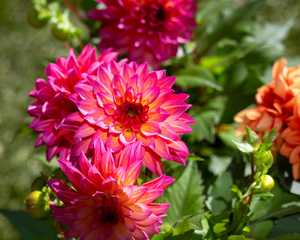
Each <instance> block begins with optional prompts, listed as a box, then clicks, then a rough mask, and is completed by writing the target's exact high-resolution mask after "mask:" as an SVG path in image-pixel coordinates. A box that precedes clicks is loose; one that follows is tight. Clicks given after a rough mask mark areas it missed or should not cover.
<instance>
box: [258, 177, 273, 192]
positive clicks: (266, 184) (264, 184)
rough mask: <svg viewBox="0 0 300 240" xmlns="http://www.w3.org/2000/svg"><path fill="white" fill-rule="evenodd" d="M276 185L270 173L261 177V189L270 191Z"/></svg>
mask: <svg viewBox="0 0 300 240" xmlns="http://www.w3.org/2000/svg"><path fill="white" fill-rule="evenodd" d="M274 186H275V182H274V179H273V178H272V177H271V176H270V175H263V176H262V177H261V189H262V190H263V191H270V190H272V189H273V187H274Z"/></svg>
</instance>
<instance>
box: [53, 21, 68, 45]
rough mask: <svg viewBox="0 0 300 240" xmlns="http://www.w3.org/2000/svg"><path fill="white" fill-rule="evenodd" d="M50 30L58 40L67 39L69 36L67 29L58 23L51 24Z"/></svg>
mask: <svg viewBox="0 0 300 240" xmlns="http://www.w3.org/2000/svg"><path fill="white" fill-rule="evenodd" d="M51 32H52V34H53V36H54V37H55V38H56V39H58V40H60V41H67V40H68V39H69V38H70V32H69V29H68V28H65V27H63V26H61V25H59V24H53V25H52V26H51Z"/></svg>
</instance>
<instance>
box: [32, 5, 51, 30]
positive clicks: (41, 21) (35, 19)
mask: <svg viewBox="0 0 300 240" xmlns="http://www.w3.org/2000/svg"><path fill="white" fill-rule="evenodd" d="M27 21H28V23H29V24H30V25H31V26H32V27H35V28H42V27H44V26H45V25H46V24H47V23H48V21H49V17H46V16H42V15H41V14H40V13H39V12H38V11H37V10H36V9H35V8H33V7H32V8H30V9H29V10H28V13H27Z"/></svg>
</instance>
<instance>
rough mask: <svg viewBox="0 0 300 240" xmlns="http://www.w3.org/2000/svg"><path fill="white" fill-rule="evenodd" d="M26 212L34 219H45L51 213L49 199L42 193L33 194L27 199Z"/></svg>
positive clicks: (35, 192)
mask: <svg viewBox="0 0 300 240" xmlns="http://www.w3.org/2000/svg"><path fill="white" fill-rule="evenodd" d="M25 205H26V211H27V212H28V213H29V214H30V215H31V216H32V217H34V218H43V217H45V216H46V215H47V214H48V212H49V197H48V194H47V193H44V192H41V191H33V192H31V193H30V194H29V195H28V196H27V197H26V199H25Z"/></svg>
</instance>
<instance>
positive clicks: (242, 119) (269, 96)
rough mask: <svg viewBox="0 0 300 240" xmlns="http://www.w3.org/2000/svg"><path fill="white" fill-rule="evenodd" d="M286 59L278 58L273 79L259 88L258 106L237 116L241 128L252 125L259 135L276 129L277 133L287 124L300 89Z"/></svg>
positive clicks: (257, 95) (242, 129)
mask: <svg viewBox="0 0 300 240" xmlns="http://www.w3.org/2000/svg"><path fill="white" fill-rule="evenodd" d="M286 64H287V61H286V60H285V59H280V60H278V61H277V62H276V63H275V65H274V67H273V72H272V75H273V80H272V81H271V82H270V83H268V84H266V85H264V86H262V87H261V88H259V89H258V92H257V94H256V106H255V107H252V108H248V109H245V110H242V111H241V112H239V113H238V114H237V115H236V116H235V121H236V122H237V123H239V124H240V130H241V131H244V129H245V127H246V126H247V127H250V128H251V129H253V130H254V131H256V132H257V133H258V134H259V135H264V133H266V132H268V131H271V130H272V129H276V131H277V133H278V134H280V133H281V131H282V130H283V129H284V128H285V127H286V125H287V119H288V118H289V117H290V116H291V114H292V112H293V103H294V97H295V95H296V94H297V92H298V91H299V88H298V83H297V81H295V80H296V79H294V78H293V77H292V76H291V74H290V68H287V67H286Z"/></svg>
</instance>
